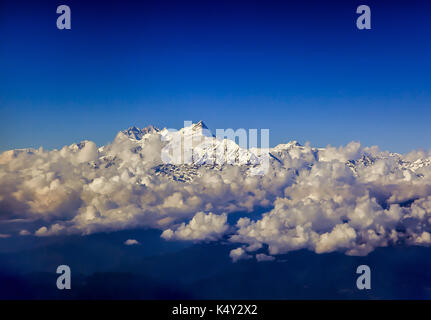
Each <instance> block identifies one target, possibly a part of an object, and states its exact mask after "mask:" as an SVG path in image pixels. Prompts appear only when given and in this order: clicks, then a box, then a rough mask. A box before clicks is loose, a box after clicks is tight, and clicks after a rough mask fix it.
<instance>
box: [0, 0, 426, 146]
mask: <svg viewBox="0 0 431 320" xmlns="http://www.w3.org/2000/svg"><path fill="white" fill-rule="evenodd" d="M59 4H68V5H69V6H70V7H71V11H72V30H58V29H57V28H56V19H57V16H58V15H57V14H56V8H57V6H58V5H59ZM360 4H368V5H369V6H370V7H371V12H372V30H364V31H360V30H358V29H356V17H357V16H358V15H357V14H356V7H357V6H358V5H360ZM430 15H431V5H430V4H428V3H426V2H425V1H422V2H418V1H417V2H415V1H378V2H377V1H366V2H359V1H309V0H306V1H220V0H218V1H185V0H184V1H183V0H182V1H145V2H140V1H111V2H109V1H92V2H91V3H89V1H69V0H68V1H62V2H61V3H59V2H57V1H44V2H43V4H40V3H39V4H38V3H35V2H33V1H31V2H30V1H21V0H17V1H1V2H0V39H1V40H0V150H7V149H12V148H22V147H39V146H43V147H45V148H58V147H61V146H63V145H65V144H71V143H73V142H78V141H80V140H83V139H89V140H93V141H95V142H96V143H97V144H99V145H102V144H105V143H107V142H108V141H111V140H112V139H113V138H114V136H115V134H116V132H117V131H119V130H121V129H124V128H127V127H129V126H131V125H137V126H140V127H143V126H146V125H148V124H153V125H156V126H160V127H173V128H180V127H181V126H182V124H183V121H184V120H193V121H198V120H200V119H202V120H204V121H205V123H206V124H207V125H208V127H209V128H211V129H215V128H269V129H270V139H271V145H276V144H278V143H282V142H287V141H289V140H293V139H295V140H298V141H300V142H302V143H304V142H306V141H310V142H311V144H312V145H314V146H325V145H327V144H331V145H341V144H346V143H348V142H349V141H352V140H356V141H361V142H362V143H363V144H364V145H379V146H381V148H382V149H389V150H391V151H397V152H407V151H409V150H411V149H415V148H425V149H431V139H430V134H431V130H430V125H429V119H430V117H431V81H430V73H431V41H430V39H431V23H430Z"/></svg>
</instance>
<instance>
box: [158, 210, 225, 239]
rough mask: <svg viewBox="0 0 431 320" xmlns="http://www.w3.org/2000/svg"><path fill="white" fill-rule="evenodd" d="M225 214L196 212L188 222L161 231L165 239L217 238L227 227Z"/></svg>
mask: <svg viewBox="0 0 431 320" xmlns="http://www.w3.org/2000/svg"><path fill="white" fill-rule="evenodd" d="M226 222H227V215H226V214H225V213H224V214H221V215H216V214H213V213H212V212H210V213H208V214H205V213H204V212H198V213H196V215H195V216H194V217H193V218H192V219H191V220H190V222H189V223H188V224H185V223H182V224H181V225H180V226H179V227H178V228H177V229H176V230H175V231H172V230H171V229H167V230H165V231H164V232H163V233H162V238H164V239H166V240H171V239H177V240H217V239H219V238H220V237H221V236H222V235H223V234H224V233H225V232H226V231H227V230H228V228H229V226H228V225H227V223H226Z"/></svg>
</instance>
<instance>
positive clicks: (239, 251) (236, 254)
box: [229, 247, 251, 262]
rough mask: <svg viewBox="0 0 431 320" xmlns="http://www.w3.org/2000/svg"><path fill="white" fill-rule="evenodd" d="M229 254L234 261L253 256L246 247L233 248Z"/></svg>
mask: <svg viewBox="0 0 431 320" xmlns="http://www.w3.org/2000/svg"><path fill="white" fill-rule="evenodd" d="M229 256H230V257H231V258H232V261H233V262H237V261H238V260H245V259H250V258H251V255H249V254H247V252H246V251H245V250H244V248H241V247H239V248H236V249H233V250H231V252H230V254H229Z"/></svg>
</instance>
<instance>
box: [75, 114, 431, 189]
mask: <svg viewBox="0 0 431 320" xmlns="http://www.w3.org/2000/svg"><path fill="white" fill-rule="evenodd" d="M151 139H156V140H160V141H161V142H162V143H164V145H165V152H163V150H161V154H164V156H165V159H164V160H162V159H161V160H160V163H159V164H157V165H155V166H154V171H155V174H156V175H158V176H168V177H171V178H172V179H174V180H176V181H191V180H192V179H193V177H194V176H198V175H199V169H200V168H205V169H211V170H223V168H224V167H225V166H237V167H239V168H241V170H243V172H244V174H246V175H249V174H254V173H256V172H257V170H258V169H259V166H261V165H262V162H264V161H268V162H269V165H270V166H274V165H277V166H279V167H280V168H284V169H288V168H289V167H290V165H289V163H290V162H292V161H295V159H307V157H308V158H309V160H310V161H309V163H308V164H307V163H306V162H307V161H305V163H304V167H311V166H312V165H313V162H314V161H329V160H331V158H329V159H328V155H327V154H328V153H330V152H329V151H328V149H327V148H311V147H309V146H303V145H301V144H300V143H299V142H297V141H290V142H287V143H283V144H279V145H277V146H275V147H273V148H269V149H260V148H250V149H247V148H242V147H240V146H239V145H238V144H237V143H235V141H233V140H230V139H227V138H217V137H216V136H215V135H214V134H213V133H212V132H211V131H210V129H209V128H208V127H207V126H206V125H205V123H204V122H203V121H199V122H197V123H191V124H190V125H189V126H186V127H184V128H181V129H180V130H169V129H167V128H164V129H159V128H156V127H154V126H152V125H149V126H147V127H144V128H142V129H141V128H138V127H136V126H132V127H130V128H128V129H126V130H122V131H120V132H119V133H118V134H117V136H116V139H115V140H116V141H117V142H120V143H121V141H127V142H128V143H129V144H130V150H131V152H133V153H135V154H138V155H140V156H141V158H142V159H144V158H145V157H144V155H145V153H146V152H147V150H146V148H147V145H148V144H150V141H151ZM85 143H86V142H81V143H79V144H76V145H73V147H72V146H71V147H72V148H78V149H80V148H82V147H83V146H84V145H85ZM187 143H188V144H189V147H190V150H189V151H190V152H187V147H186V145H187ZM111 149H112V148H111V147H105V146H103V147H101V148H99V149H98V151H99V161H94V162H92V163H93V165H94V166H96V167H97V165H104V166H105V167H106V166H111V165H113V164H115V162H116V160H118V158H116V156H115V153H113V152H112V150H111ZM174 150H176V151H178V152H175V151H174ZM175 153H176V154H175ZM304 155H307V156H305V157H304ZM380 160H385V163H388V160H389V162H390V163H391V162H392V163H393V165H394V168H396V169H399V170H403V171H411V172H412V173H414V174H416V173H417V172H418V171H420V170H421V169H422V168H424V167H428V166H430V165H431V158H424V159H416V160H414V161H413V162H410V161H407V160H405V159H403V157H402V155H400V154H397V153H387V152H371V151H370V152H369V153H366V152H363V153H362V154H360V155H357V154H355V155H352V158H351V159H347V158H346V159H345V165H346V167H347V168H349V169H351V170H352V172H353V173H354V174H355V175H356V174H358V170H360V169H361V168H364V167H369V166H372V165H375V164H376V163H378V162H379V161H380ZM117 162H118V161H117ZM418 173H419V172H418Z"/></svg>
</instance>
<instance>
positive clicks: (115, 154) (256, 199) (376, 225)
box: [0, 128, 431, 261]
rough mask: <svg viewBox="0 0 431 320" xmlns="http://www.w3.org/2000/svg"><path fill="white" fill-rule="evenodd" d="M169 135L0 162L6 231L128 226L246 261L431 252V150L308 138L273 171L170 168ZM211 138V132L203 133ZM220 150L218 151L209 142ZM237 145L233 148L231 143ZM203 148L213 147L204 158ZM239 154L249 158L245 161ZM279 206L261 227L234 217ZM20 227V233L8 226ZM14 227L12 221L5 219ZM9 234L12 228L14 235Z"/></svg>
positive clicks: (286, 148)
mask: <svg viewBox="0 0 431 320" xmlns="http://www.w3.org/2000/svg"><path fill="white" fill-rule="evenodd" d="M169 134H181V133H168V132H167V131H166V130H162V131H160V130H157V129H155V128H150V129H143V130H141V129H138V128H134V129H133V128H131V129H129V130H128V131H122V132H120V133H118V135H117V136H116V138H115V140H114V141H113V142H112V143H111V144H108V145H106V146H103V147H101V148H98V147H97V146H96V145H95V144H94V143H93V142H91V141H83V142H81V143H79V144H72V145H70V146H65V147H63V148H62V149H60V150H44V149H43V148H39V149H21V150H10V151H6V152H3V153H2V154H1V155H0V226H1V228H2V229H1V230H0V233H1V234H2V235H8V236H9V235H10V234H11V233H12V236H20V235H21V236H24V235H28V234H33V235H36V236H51V235H58V234H89V233H94V232H99V231H110V230H112V231H115V230H121V229H127V228H136V227H150V228H158V229H160V230H162V231H163V232H162V237H163V238H165V239H167V240H191V241H216V240H218V239H221V238H223V239H228V241H230V242H232V243H237V244H238V248H237V249H235V250H233V251H232V252H231V257H232V259H233V260H234V261H237V260H240V259H243V258H249V257H251V255H255V257H256V259H257V260H258V261H268V260H272V259H273V256H276V255H278V254H283V253H286V252H289V251H292V250H298V249H308V250H312V251H314V252H316V253H324V252H332V251H339V252H344V253H346V254H348V255H366V254H368V253H369V252H371V251H372V250H374V249H375V248H376V247H381V246H388V245H397V244H399V243H403V244H407V245H429V244H431V181H430V179H431V154H430V153H429V152H425V151H413V152H411V153H409V154H406V155H400V154H395V153H390V152H383V151H381V150H379V149H378V148H377V147H371V148H368V147H362V146H361V145H360V144H359V143H357V142H352V143H349V144H348V145H347V146H344V147H339V148H335V147H331V146H328V147H326V148H312V147H311V146H309V145H308V144H307V145H305V146H301V145H299V144H298V143H296V142H290V143H288V144H282V145H279V146H277V147H275V148H272V149H269V150H260V151H258V152H255V155H252V156H253V157H254V158H253V159H255V158H258V157H259V154H261V153H265V152H267V153H268V152H269V153H270V156H271V157H270V165H269V168H268V170H267V171H266V173H265V174H264V175H260V176H259V175H253V174H250V172H251V171H252V170H254V169H256V162H253V163H251V162H250V161H249V159H250V158H251V156H250V151H247V153H243V154H246V155H247V157H248V158H247V157H245V158H244V157H243V158H241V157H240V156H241V148H238V146H236V147H235V149H233V150H234V152H231V153H230V154H231V156H232V157H237V158H241V159H243V160H241V162H239V163H233V164H230V163H226V164H222V165H219V164H217V163H210V162H206V161H205V159H207V158H205V157H206V155H207V154H208V153H202V152H207V151H208V150H203V149H205V148H209V147H211V143H212V140H208V139H214V138H212V137H211V136H205V137H204V138H203V139H204V140H205V144H204V145H203V146H204V147H202V145H201V146H200V147H199V148H200V149H199V150H200V151H199V152H201V154H204V155H205V156H204V157H203V156H200V158H199V162H196V163H191V164H178V163H176V164H172V165H170V164H166V163H164V162H163V161H162V159H161V154H162V150H163V149H164V148H165V147H166V144H167V143H169V139H166V135H169ZM196 134H197V135H199V132H198V133H196ZM209 142H211V143H209ZM230 144H231V143H230ZM202 150H203V151H202ZM238 154H239V155H240V156H238ZM262 207H266V208H270V209H268V211H267V212H266V213H264V214H263V215H262V216H261V217H259V218H257V219H252V218H251V217H249V216H247V214H245V216H244V217H242V218H240V219H239V220H238V221H237V222H236V223H234V224H229V223H228V220H229V219H228V216H229V214H231V213H233V212H239V211H242V212H250V213H251V212H253V211H254V210H255V209H256V208H262ZM15 221H19V222H20V223H21V224H24V226H20V230H21V231H20V232H19V231H18V232H16V234H13V232H11V230H7V229H6V227H5V226H9V225H13V224H14V223H15ZM5 222H8V223H5ZM3 229H4V230H3Z"/></svg>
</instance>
